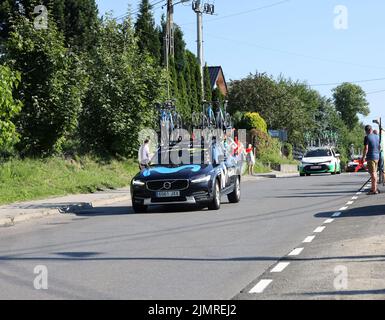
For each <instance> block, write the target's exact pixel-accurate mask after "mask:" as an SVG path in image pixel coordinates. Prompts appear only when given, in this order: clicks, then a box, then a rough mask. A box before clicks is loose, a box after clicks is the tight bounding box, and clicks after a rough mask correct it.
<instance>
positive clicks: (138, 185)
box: [132, 180, 146, 187]
mask: <svg viewBox="0 0 385 320" xmlns="http://www.w3.org/2000/svg"><path fill="white" fill-rule="evenodd" d="M132 184H133V185H134V186H137V187H143V186H144V185H145V184H146V183H144V182H143V181H140V180H133V181H132Z"/></svg>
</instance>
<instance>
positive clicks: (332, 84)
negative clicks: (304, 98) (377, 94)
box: [310, 78, 385, 87]
mask: <svg viewBox="0 0 385 320" xmlns="http://www.w3.org/2000/svg"><path fill="white" fill-rule="evenodd" d="M383 80H385V78H375V79H367V80H357V81H345V82H349V83H365V82H374V81H383ZM345 82H334V83H319V84H312V85H310V87H322V86H325V87H326V86H338V85H340V84H343V83H345Z"/></svg>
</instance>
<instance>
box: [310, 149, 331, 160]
mask: <svg viewBox="0 0 385 320" xmlns="http://www.w3.org/2000/svg"><path fill="white" fill-rule="evenodd" d="M331 156H332V153H331V151H330V150H328V149H316V150H311V151H308V152H307V153H306V155H305V158H315V157H331Z"/></svg>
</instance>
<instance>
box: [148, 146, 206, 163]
mask: <svg viewBox="0 0 385 320" xmlns="http://www.w3.org/2000/svg"><path fill="white" fill-rule="evenodd" d="M210 163H211V159H210V152H209V150H208V149H203V148H172V149H168V150H161V149H159V150H158V151H157V153H156V154H155V155H154V156H153V158H152V159H151V164H150V165H151V166H159V165H162V166H171V167H176V166H182V165H189V164H200V165H208V164H210Z"/></svg>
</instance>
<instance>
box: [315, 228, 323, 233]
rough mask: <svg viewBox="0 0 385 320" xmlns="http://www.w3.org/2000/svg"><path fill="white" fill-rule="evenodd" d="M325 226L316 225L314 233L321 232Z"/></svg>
mask: <svg viewBox="0 0 385 320" xmlns="http://www.w3.org/2000/svg"><path fill="white" fill-rule="evenodd" d="M325 228H326V227H318V228H317V229H315V230H314V233H321V232H322V231H324V230H325Z"/></svg>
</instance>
